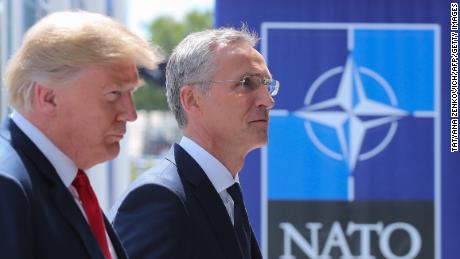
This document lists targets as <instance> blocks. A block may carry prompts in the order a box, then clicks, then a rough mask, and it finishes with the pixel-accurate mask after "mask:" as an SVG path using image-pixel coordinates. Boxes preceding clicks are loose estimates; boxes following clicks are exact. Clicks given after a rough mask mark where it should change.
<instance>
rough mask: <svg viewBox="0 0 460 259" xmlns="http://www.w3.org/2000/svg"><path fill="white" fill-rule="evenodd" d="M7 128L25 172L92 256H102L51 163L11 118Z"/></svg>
mask: <svg viewBox="0 0 460 259" xmlns="http://www.w3.org/2000/svg"><path fill="white" fill-rule="evenodd" d="M9 129H10V132H11V143H12V145H13V147H14V148H15V149H16V150H17V152H18V153H19V155H20V156H21V158H22V160H23V162H24V164H25V166H26V168H27V170H28V171H29V173H30V174H31V175H32V174H34V175H35V176H34V177H36V178H38V179H40V184H41V185H43V187H44V188H42V189H43V192H44V194H45V195H48V196H49V199H50V200H51V201H52V202H54V203H55V205H56V207H57V208H58V210H59V211H60V213H61V214H62V216H63V217H64V219H65V220H66V221H67V222H68V223H69V225H70V226H71V227H72V228H73V229H74V230H75V232H76V233H77V235H78V237H79V238H80V239H81V241H82V242H83V244H84V246H85V247H86V249H87V250H88V254H90V255H91V257H92V258H101V259H103V258H104V256H103V254H102V251H101V249H100V248H99V245H98V243H97V241H96V238H95V237H94V235H93V234H92V232H91V229H90V227H89V225H88V223H87V222H86V219H85V218H84V216H83V214H82V212H81V210H80V208H78V206H77V204H76V203H75V200H74V198H73V197H72V195H71V194H70V192H69V190H68V189H67V187H65V186H64V184H63V183H62V181H61V179H60V178H59V176H58V174H57V173H56V171H55V169H54V167H53V166H52V165H51V163H50V162H49V161H48V159H46V157H45V156H44V155H43V153H42V152H41V151H40V150H39V149H38V148H37V147H36V146H35V144H34V143H33V142H32V141H31V140H30V139H29V138H28V137H27V136H26V135H25V134H24V133H23V132H22V131H21V130H20V129H19V128H18V127H17V126H16V124H15V123H14V122H13V121H11V120H10V122H9Z"/></svg>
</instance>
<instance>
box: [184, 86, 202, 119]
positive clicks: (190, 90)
mask: <svg viewBox="0 0 460 259" xmlns="http://www.w3.org/2000/svg"><path fill="white" fill-rule="evenodd" d="M179 95H180V102H181V103H182V107H183V109H184V111H185V112H186V113H187V114H190V115H193V114H199V113H200V112H201V99H202V98H203V96H202V94H201V93H200V92H199V90H198V89H197V88H196V87H193V86H191V85H184V86H183V87H182V88H181V89H180V92H179Z"/></svg>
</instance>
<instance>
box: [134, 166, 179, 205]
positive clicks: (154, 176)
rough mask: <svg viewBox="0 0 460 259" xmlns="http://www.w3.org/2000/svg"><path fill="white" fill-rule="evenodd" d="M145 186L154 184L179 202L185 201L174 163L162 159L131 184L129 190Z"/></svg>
mask: <svg viewBox="0 0 460 259" xmlns="http://www.w3.org/2000/svg"><path fill="white" fill-rule="evenodd" d="M146 184H156V185H160V186H163V187H166V188H167V189H169V190H171V191H172V192H174V193H175V194H176V195H177V196H179V197H180V198H181V200H184V199H185V194H184V187H183V185H182V181H181V179H180V176H179V174H178V172H177V167H176V165H175V164H174V161H171V160H168V159H162V160H161V161H160V162H159V163H158V164H157V165H155V166H154V167H152V168H151V169H149V170H147V171H146V172H144V173H143V174H142V175H140V176H139V178H137V179H136V180H135V181H134V182H133V184H132V188H130V189H135V188H139V187H140V186H143V185H146Z"/></svg>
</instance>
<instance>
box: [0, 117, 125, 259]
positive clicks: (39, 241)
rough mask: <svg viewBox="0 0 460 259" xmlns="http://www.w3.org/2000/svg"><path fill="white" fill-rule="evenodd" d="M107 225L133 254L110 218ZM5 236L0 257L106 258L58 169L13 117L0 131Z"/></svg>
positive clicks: (0, 213) (0, 232)
mask: <svg viewBox="0 0 460 259" xmlns="http://www.w3.org/2000/svg"><path fill="white" fill-rule="evenodd" d="M106 229H107V233H108V234H109V236H110V239H111V241H112V244H113V246H114V249H115V251H116V253H117V256H118V258H119V259H123V258H127V256H126V253H125V251H124V249H123V247H122V246H121V243H120V242H119V240H118V237H117V236H116V234H115V232H114V231H113V229H112V227H111V226H110V224H109V223H108V221H107V219H106ZM0 237H1V241H0V258H15V259H22V258H47V259H54V258H57V259H62V258H66V259H68V258H75V259H84V258H97V259H103V258H104V256H103V254H102V251H101V249H100V248H99V245H98V242H97V241H96V238H95V237H94V236H93V234H92V232H91V229H90V227H89V225H88V223H87V221H86V220H85V218H84V216H83V214H82V212H81V210H80V208H79V207H78V205H77V204H76V203H75V200H74V198H73V196H72V194H71V193H70V192H69V191H68V189H67V187H66V186H64V184H63V183H62V181H61V179H60V178H59V176H58V174H57V173H56V171H55V169H54V167H53V166H52V165H51V163H50V162H49V161H48V160H47V159H46V157H45V156H44V155H43V154H42V153H41V152H40V150H39V149H38V148H37V147H36V146H35V145H34V143H33V142H32V141H31V140H30V139H29V138H28V137H27V136H26V135H25V134H24V133H23V132H22V131H21V130H20V129H19V128H18V127H17V126H16V124H14V122H13V121H11V120H10V119H8V120H7V121H6V122H4V123H3V125H2V127H1V130H0Z"/></svg>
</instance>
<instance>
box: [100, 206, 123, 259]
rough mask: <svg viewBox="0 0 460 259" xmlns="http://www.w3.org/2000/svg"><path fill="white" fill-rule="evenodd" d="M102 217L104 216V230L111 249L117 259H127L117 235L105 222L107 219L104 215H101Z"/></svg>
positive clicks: (107, 222) (108, 223)
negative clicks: (110, 243)
mask: <svg viewBox="0 0 460 259" xmlns="http://www.w3.org/2000/svg"><path fill="white" fill-rule="evenodd" d="M102 216H104V223H105V229H106V231H107V234H108V235H109V238H110V241H111V242H112V246H113V249H114V250H115V253H116V254H117V257H118V259H127V258H128V256H127V255H126V251H125V249H124V248H123V246H122V245H121V243H120V239H119V238H118V235H117V234H116V233H115V231H114V230H113V228H112V225H111V224H110V222H109V221H108V220H107V217H106V216H105V215H104V214H102Z"/></svg>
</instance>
